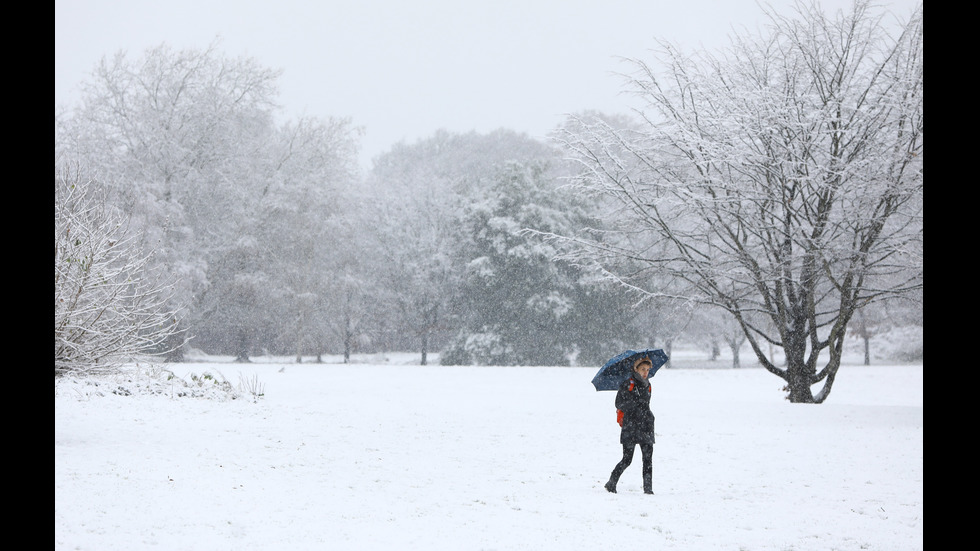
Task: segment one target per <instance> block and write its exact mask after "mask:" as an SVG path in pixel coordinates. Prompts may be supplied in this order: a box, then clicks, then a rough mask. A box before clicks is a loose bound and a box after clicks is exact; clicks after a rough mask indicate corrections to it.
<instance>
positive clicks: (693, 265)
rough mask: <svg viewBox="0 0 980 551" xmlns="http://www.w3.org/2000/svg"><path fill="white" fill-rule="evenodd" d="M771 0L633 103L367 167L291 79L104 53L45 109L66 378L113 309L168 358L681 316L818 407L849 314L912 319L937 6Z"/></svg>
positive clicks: (573, 346)
mask: <svg viewBox="0 0 980 551" xmlns="http://www.w3.org/2000/svg"><path fill="white" fill-rule="evenodd" d="M768 15H769V16H770V25H769V26H768V27H767V29H766V30H765V31H764V32H761V33H760V34H759V35H757V36H755V35H752V36H750V35H742V36H738V35H736V36H734V37H733V38H732V45H731V48H730V49H729V50H727V51H726V52H723V53H721V54H717V55H715V54H712V53H708V52H697V55H694V56H690V55H688V54H686V53H684V52H681V51H680V50H679V49H677V48H676V47H673V46H671V45H670V44H663V45H662V49H661V53H662V57H661V59H660V61H661V62H662V66H663V67H666V69H663V70H657V69H654V68H653V66H651V65H649V64H648V63H646V62H644V61H642V60H635V61H634V62H633V63H634V66H635V68H636V72H635V73H634V74H632V75H629V76H628V77H627V79H626V81H625V85H624V86H625V88H626V90H627V91H630V92H632V93H634V94H635V95H636V97H638V98H639V99H640V100H641V103H642V105H644V106H645V107H642V108H639V109H637V111H636V112H635V113H633V114H631V115H609V114H603V113H596V112H583V113H578V114H575V115H571V116H569V117H568V119H567V120H566V121H565V122H564V123H563V124H562V125H560V126H559V127H558V128H556V129H555V130H554V132H553V134H552V136H551V139H549V140H546V141H545V140H538V139H533V138H531V137H529V136H527V135H526V134H522V133H518V132H514V131H510V130H507V129H500V130H497V131H494V132H490V133H484V134H481V133H476V132H469V133H454V132H448V131H439V132H436V133H435V134H434V135H432V136H430V137H428V138H425V139H422V140H419V141H417V142H415V143H411V144H409V143H398V144H394V145H393V146H392V148H391V149H390V150H389V151H387V152H385V153H383V154H382V155H379V156H378V157H377V158H375V159H374V161H373V166H372V167H371V169H370V170H368V171H367V173H366V174H363V173H361V172H360V171H359V169H358V168H357V163H356V156H357V149H358V139H359V136H360V132H361V130H360V129H359V128H358V127H356V126H355V125H354V124H353V123H352V121H350V120H348V119H340V118H332V117H327V118H319V117H303V118H300V119H298V120H285V121H284V120H283V117H282V116H281V113H280V107H279V106H278V105H277V104H276V97H277V79H278V76H279V73H278V72H277V71H274V70H270V69H267V68H264V67H261V66H260V65H258V64H257V63H256V62H255V61H254V60H252V59H249V58H235V57H230V56H227V55H225V54H224V53H222V52H220V51H219V50H218V48H217V47H216V46H214V45H212V46H211V47H209V48H207V49H205V50H181V51H177V50H173V49H171V48H169V47H168V46H166V45H161V46H159V47H157V48H154V49H151V50H148V51H146V52H144V53H143V54H142V55H141V56H140V57H138V58H130V57H128V56H127V55H125V54H122V53H120V54H117V55H115V56H114V57H112V58H107V59H103V60H102V61H101V62H100V63H99V64H98V65H97V66H96V68H95V69H94V70H93V72H92V73H91V78H90V80H88V81H87V82H85V83H83V85H82V97H81V100H80V101H79V103H78V104H77V105H73V106H71V107H70V109H62V110H60V111H56V119H55V187H56V216H55V217H56V220H55V231H56V258H55V263H56V373H58V372H59V369H62V370H71V369H73V368H72V367H71V366H73V365H74V366H76V367H75V368H74V369H83V368H82V367H79V366H83V365H84V361H83V359H84V358H85V357H86V356H85V354H83V353H81V352H84V350H85V349H86V346H87V345H86V343H87V342H89V341H90V340H92V335H93V334H94V333H93V332H87V331H86V328H85V327H84V325H85V324H84V322H82V321H80V320H83V319H85V318H84V316H82V315H81V314H82V312H83V311H91V310H92V308H91V305H92V304H103V305H105V304H111V305H112V307H111V308H105V309H104V310H105V311H104V312H103V313H102V314H101V316H102V319H120V320H125V319H132V318H133V316H137V317H139V318H140V319H141V320H144V321H142V322H141V323H139V324H138V325H137V327H138V329H137V330H136V331H135V334H138V335H140V339H141V340H139V341H138V342H139V345H138V346H137V348H138V349H140V350H141V351H144V352H146V351H151V352H155V353H158V354H162V355H164V356H165V357H166V358H167V359H168V360H170V361H179V360H180V359H181V358H182V355H183V354H184V353H186V352H187V350H189V348H190V347H193V348H196V349H199V350H202V351H204V352H207V353H211V354H222V355H227V354H232V355H234V356H235V357H236V358H238V359H239V360H241V361H247V360H248V359H249V357H250V356H252V355H257V354H276V355H295V356H296V358H297V361H301V359H302V358H303V357H310V356H313V357H316V358H318V359H319V358H320V357H321V356H322V355H323V354H326V353H331V354H333V353H342V354H343V355H344V358H345V360H348V359H349V357H350V354H351V353H352V352H354V351H364V352H370V351H392V350H416V351H418V352H419V354H420V362H421V363H422V364H425V363H427V361H428V355H429V354H430V353H432V352H439V356H440V360H441V362H442V363H444V364H498V365H569V364H579V365H594V364H597V363H601V362H602V361H603V360H605V359H607V358H609V357H611V356H613V355H615V354H616V353H618V352H620V351H621V350H623V349H625V348H630V347H635V346H637V344H636V343H643V345H644V346H646V345H654V344H655V345H656V346H660V347H666V348H669V346H670V343H671V342H672V341H673V340H674V339H676V338H677V337H678V336H679V335H680V334H682V333H684V334H687V335H690V336H694V337H695V338H697V339H699V340H702V341H705V342H710V343H713V344H714V346H717V343H718V342H724V343H728V344H729V346H731V347H732V349H733V351H734V352H735V353H736V356H735V357H736V361H737V357H738V356H737V351H738V350H739V348H740V347H741V344H742V343H743V342H745V341H746V340H747V341H748V342H749V343H750V345H751V347H752V350H753V352H754V353H755V355H756V356H757V358H758V359H759V360H760V362H762V363H763V365H764V366H765V367H766V368H767V369H769V370H770V371H772V372H773V373H774V374H776V375H778V376H780V377H782V378H784V379H785V380H786V381H787V389H788V392H789V397H790V399H791V400H792V401H804V402H806V401H818V402H819V401H823V400H824V399H825V398H826V395H827V394H829V391H830V388H831V385H832V382H833V378H834V376H835V374H836V370H837V368H838V367H839V360H840V352H841V348H842V342H843V341H842V339H843V337H844V335H845V334H846V331H847V327H848V324H849V323H850V322H851V320H852V318H854V317H855V316H856V315H857V316H858V319H860V321H861V327H862V330H863V331H864V334H865V335H867V334H870V333H869V331H870V332H871V333H873V326H874V325H875V324H874V323H872V324H870V326H869V324H868V322H867V320H868V319H869V318H872V319H873V316H864V315H863V314H861V313H867V312H873V311H875V309H876V308H878V309H880V308H883V307H885V306H884V305H892V306H891V308H892V311H894V309H895V306H894V305H895V304H898V303H897V302H896V300H905V301H909V300H911V304H912V306H911V307H910V308H906V309H904V310H901V312H902V315H903V316H906V315H911V316H913V317H914V316H915V312H916V311H918V312H921V306H920V305H918V303H917V302H915V301H916V299H917V297H918V294H919V293H921V251H922V244H921V235H922V216H921V214H922V211H921V206H922V195H921V193H922V168H921V167H922V59H921V53H922V42H921V8H920V9H919V10H917V11H916V12H915V13H914V14H913V15H912V16H911V17H910V18H909V19H908V21H905V22H903V23H902V24H901V25H899V27H898V32H887V29H892V27H887V26H886V25H885V24H884V22H883V20H882V16H881V15H880V14H879V13H877V12H875V11H873V10H872V8H871V7H870V5H869V4H868V3H867V2H858V3H856V4H855V8H854V10H853V11H852V12H850V13H846V14H845V13H840V14H836V15H833V16H828V15H825V14H823V12H821V11H820V10H819V9H818V8H816V7H815V6H812V5H811V6H807V5H805V4H802V3H801V4H799V5H798V6H797V13H796V14H795V16H792V17H790V16H781V15H778V14H775V13H769V14H768ZM83 192H84V193H83ZM83 196H84V197H91V196H97V197H98V198H99V200H98V201H97V207H98V208H97V209H96V210H98V211H99V212H104V213H108V214H107V215H105V216H102V217H97V216H96V217H93V216H91V213H92V212H94V211H93V210H92V208H91V205H86V204H83V202H80V201H78V200H75V199H76V198H78V197H83ZM58 205H61V207H58ZM80 225H81V226H85V227H87V228H88V231H89V232H90V233H92V235H99V234H103V235H105V234H112V235H115V234H119V239H116V240H110V241H112V242H113V243H123V244H124V246H125V247H126V249H125V250H124V251H123V253H124V254H119V249H118V245H114V246H116V247H117V248H116V249H115V251H116V254H115V255H108V256H107V255H105V254H101V253H103V252H104V251H99V250H97V249H98V245H97V244H96V241H95V240H94V238H89V239H81V238H79V239H78V240H76V239H75V238H74V236H76V235H79V231H78V229H77V228H79V227H80ZM102 246H103V247H104V246H105V245H102ZM85 247H88V248H89V249H91V250H89V252H88V253H85V254H88V256H87V257H86V258H89V260H88V261H86V262H79V260H78V259H79V258H80V257H81V256H84V255H83V254H82V253H83V252H85V251H83V250H82V249H84V248H85ZM89 253H91V254H89ZM100 254H101V256H100ZM120 265H122V266H123V267H124V269H122V270H120V269H119V266H120ZM110 268H112V269H110ZM110 279H111V280H113V281H114V282H115V284H117V285H121V287H119V288H122V289H125V292H118V293H116V294H115V295H106V294H105V293H104V285H106V284H107V282H108V281H109V280H110ZM103 280H104V281H103ZM120 281H122V283H120ZM66 282H71V283H70V285H69V284H66ZM136 282H139V286H138V287H137V286H136ZM127 286H128V287H127ZM79 290H85V291H86V292H85V293H83V292H79ZM92 290H98V292H91V293H89V292H88V291H92ZM70 296H75V297H76V299H75V300H68V297H70ZM107 296H110V297H113V298H106V297H107ZM78 297H81V298H78ZM86 297H90V298H86ZM133 303H141V304H144V305H145V304H153V308H151V310H152V312H147V311H145V310H134V307H133ZM905 304H908V303H905ZM134 312H138V313H134ZM908 312H912V313H911V314H909V313H908ZM151 314H152V315H151ZM127 316H128V317H127ZM886 324H887V321H886V320H882V321H880V322H879V325H881V326H884V325H886ZM123 325H126V323H123ZM129 325H130V326H132V325H133V324H132V323H130V324H129ZM66 327H75V328H76V331H75V332H74V333H70V332H68V331H66V330H65V329H64V328H66ZM869 327H871V328H870V329H869ZM79 328H81V330H80V331H79V330H78V329H79ZM109 332H110V333H111V331H109ZM773 347H778V348H780V349H781V350H783V351H784V352H785V358H786V365H785V366H780V365H774V364H773V363H772V362H771V358H772V348H773ZM67 350H75V351H76V353H74V355H72V354H68V353H67V352H66V351H67ZM124 351H126V352H132V351H133V350H132V349H131V348H126V349H124ZM828 352H829V353H830V360H829V361H828V362H827V363H826V365H824V366H823V367H822V368H818V366H817V363H818V361H820V360H819V358H820V357H821V355H822V354H826V353H828ZM103 356H104V358H102V359H101V360H100V361H102V362H103V365H104V364H105V363H106V362H107V361H109V360H108V358H109V357H113V356H115V357H119V356H120V355H119V354H111V353H107V354H103ZM73 358H74V359H73ZM89 365H91V362H90V363H89ZM59 366H62V367H61V368H59ZM819 382H824V388H823V390H822V391H821V392H818V393H817V395H816V396H814V395H813V394H812V393H811V392H810V387H811V386H812V385H814V384H816V383H819Z"/></svg>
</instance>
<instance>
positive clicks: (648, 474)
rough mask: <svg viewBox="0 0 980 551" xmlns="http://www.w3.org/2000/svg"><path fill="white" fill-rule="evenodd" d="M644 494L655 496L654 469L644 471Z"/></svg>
mask: <svg viewBox="0 0 980 551" xmlns="http://www.w3.org/2000/svg"><path fill="white" fill-rule="evenodd" d="M643 493H644V494H651V495H652V494H653V468H650V469H643Z"/></svg>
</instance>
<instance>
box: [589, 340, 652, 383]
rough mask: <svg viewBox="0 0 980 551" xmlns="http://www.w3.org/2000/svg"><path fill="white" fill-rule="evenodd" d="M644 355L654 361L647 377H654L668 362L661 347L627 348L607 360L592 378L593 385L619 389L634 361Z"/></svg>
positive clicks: (630, 370)
mask: <svg viewBox="0 0 980 551" xmlns="http://www.w3.org/2000/svg"><path fill="white" fill-rule="evenodd" d="M644 357H646V358H650V361H651V362H653V367H651V368H650V374H649V375H647V378H649V377H653V374H654V373H656V372H657V370H658V369H660V368H661V367H663V365H664V364H665V363H667V354H666V353H665V352H664V351H663V350H662V349H660V348H646V349H643V350H627V351H626V352H623V353H622V354H619V355H618V356H615V357H613V358H612V359H610V360H609V361H608V362H606V365H604V366H602V368H600V369H599V372H598V373H596V374H595V377H593V378H592V385H593V386H594V387H595V389H596V390H616V389H618V388H619V385H620V383H622V382H623V381H625V380H626V379H627V378H628V377H629V376H630V373H632V372H633V362H635V361H636V360H638V359H640V358H644Z"/></svg>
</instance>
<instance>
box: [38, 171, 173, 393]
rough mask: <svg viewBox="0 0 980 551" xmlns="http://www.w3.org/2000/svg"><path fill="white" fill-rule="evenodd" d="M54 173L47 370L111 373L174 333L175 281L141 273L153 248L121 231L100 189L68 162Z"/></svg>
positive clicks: (124, 229)
mask: <svg viewBox="0 0 980 551" xmlns="http://www.w3.org/2000/svg"><path fill="white" fill-rule="evenodd" d="M55 170H56V174H55V201H54V374H55V377H59V376H62V375H65V374H68V373H92V372H110V371H113V370H115V369H117V368H118V367H119V366H120V365H121V364H122V363H124V362H126V361H129V360H131V359H132V358H133V357H134V356H136V355H137V354H149V353H154V352H155V353H158V354H160V353H164V352H166V350H165V349H162V348H161V347H162V346H163V345H164V344H165V343H166V342H168V339H170V338H171V337H172V336H174V335H175V334H176V333H177V324H176V311H175V309H174V308H173V307H171V306H169V305H170V304H171V303H170V298H171V296H172V294H173V292H174V283H173V281H170V282H169V283H167V284H164V285H160V284H159V283H158V282H159V281H161V280H160V279H157V278H149V277H147V272H146V270H147V266H148V264H149V261H150V258H151V257H152V252H145V251H144V250H143V249H142V248H140V247H139V245H138V240H137V238H136V237H135V236H133V235H130V234H127V227H126V224H125V223H124V220H123V218H122V217H121V216H120V215H119V214H117V213H116V212H115V211H114V210H112V208H111V207H109V206H108V205H107V204H106V201H105V195H104V190H102V189H100V188H99V187H98V184H97V183H96V182H93V181H91V180H87V179H83V178H82V177H81V176H80V174H79V171H78V170H77V169H72V168H69V167H68V166H67V165H64V166H62V167H61V168H58V167H57V166H56V169H55Z"/></svg>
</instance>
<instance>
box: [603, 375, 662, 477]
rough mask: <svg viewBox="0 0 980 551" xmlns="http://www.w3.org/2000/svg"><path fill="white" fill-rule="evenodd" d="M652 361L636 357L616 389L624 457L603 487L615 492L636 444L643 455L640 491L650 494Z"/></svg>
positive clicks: (652, 440)
mask: <svg viewBox="0 0 980 551" xmlns="http://www.w3.org/2000/svg"><path fill="white" fill-rule="evenodd" d="M652 367H653V363H652V362H651V361H650V359H649V358H639V359H637V360H636V362H635V363H634V364H633V373H632V374H630V376H629V378H627V379H626V380H625V381H623V383H622V384H621V385H620V386H619V390H618V391H617V392H616V409H617V410H619V411H621V412H623V413H622V423H621V425H622V430H621V431H620V433H619V442H620V444H622V445H623V458H622V459H621V460H620V461H619V463H617V464H616V467H615V468H613V470H612V474H611V475H609V482H606V484H605V488H606V490H608V491H610V492H612V493H614V494H615V493H616V484H618V483H619V477H620V476H622V474H623V471H625V470H626V467H629V466H630V463H632V462H633V452H635V451H636V446H637V444H639V446H640V453H641V454H642V455H643V470H642V472H643V493H645V494H652V493H653V444H654V437H653V423H654V416H653V412H652V411H650V396H651V393H652V391H651V389H650V380H649V379H648V378H647V375H648V374H649V373H650V368H652Z"/></svg>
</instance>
